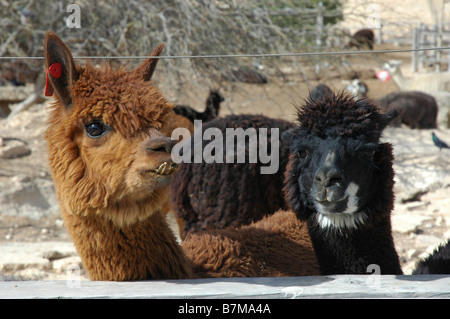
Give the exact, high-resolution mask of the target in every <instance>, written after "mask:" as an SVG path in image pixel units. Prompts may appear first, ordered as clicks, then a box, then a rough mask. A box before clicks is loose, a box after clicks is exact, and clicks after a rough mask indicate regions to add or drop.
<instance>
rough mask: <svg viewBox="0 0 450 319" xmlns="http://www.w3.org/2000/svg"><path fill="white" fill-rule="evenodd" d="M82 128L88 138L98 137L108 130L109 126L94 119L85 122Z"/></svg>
mask: <svg viewBox="0 0 450 319" xmlns="http://www.w3.org/2000/svg"><path fill="white" fill-rule="evenodd" d="M84 130H85V131H86V134H87V136H89V137H90V138H99V137H101V136H103V135H105V133H107V132H108V131H109V127H108V126H107V125H106V124H103V123H102V122H99V121H95V122H91V123H88V124H86V126H85V127H84Z"/></svg>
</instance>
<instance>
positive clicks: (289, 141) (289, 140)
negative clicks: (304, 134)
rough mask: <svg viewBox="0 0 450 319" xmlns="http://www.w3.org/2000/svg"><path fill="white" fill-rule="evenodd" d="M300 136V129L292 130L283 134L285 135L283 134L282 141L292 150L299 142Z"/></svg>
mask: <svg viewBox="0 0 450 319" xmlns="http://www.w3.org/2000/svg"><path fill="white" fill-rule="evenodd" d="M298 135H299V131H298V128H291V129H289V130H287V131H285V132H283V134H281V140H282V141H283V143H284V144H285V145H287V146H288V147H289V148H291V146H292V145H293V143H294V142H295V141H297V140H298Z"/></svg>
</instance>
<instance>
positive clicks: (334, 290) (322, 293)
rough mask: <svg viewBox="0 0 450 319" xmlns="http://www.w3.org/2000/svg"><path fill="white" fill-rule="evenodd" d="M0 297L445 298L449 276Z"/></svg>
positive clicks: (3, 285)
mask: <svg viewBox="0 0 450 319" xmlns="http://www.w3.org/2000/svg"><path fill="white" fill-rule="evenodd" d="M0 298H1V299H7V298H16V299H17V298H19V299H28V298H41V299H51V298H69V299H71V298H106V299H111V298H168V299H178V298H189V299H193V298H208V299H222V298H226V299H234V298H248V299H253V298H266V299H290V298H450V276H449V275H431V276H428V275H423V276H409V275H404V276H390V275H389V276H388V275H382V276H379V275H367V276H364V275H339V276H317V277H289V278H226V279H201V280H165V281H159V280H158V281H138V282H98V281H97V282H94V281H85V280H82V281H77V280H74V281H3V282H0Z"/></svg>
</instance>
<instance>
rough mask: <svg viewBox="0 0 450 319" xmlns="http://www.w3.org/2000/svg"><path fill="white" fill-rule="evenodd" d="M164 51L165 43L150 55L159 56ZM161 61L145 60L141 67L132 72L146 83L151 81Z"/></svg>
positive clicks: (159, 45)
mask: <svg viewBox="0 0 450 319" xmlns="http://www.w3.org/2000/svg"><path fill="white" fill-rule="evenodd" d="M163 49H164V43H160V44H158V45H157V46H156V48H155V50H154V51H153V52H152V54H150V56H159V55H160V54H161V52H162V50H163ZM158 60H159V59H153V58H149V59H147V60H145V61H144V62H143V63H142V64H141V65H139V66H138V67H137V68H136V69H134V70H133V71H132V72H133V73H134V74H135V76H136V77H141V78H142V79H143V80H144V81H150V79H151V78H152V76H153V73H154V72H155V69H156V65H157V64H158Z"/></svg>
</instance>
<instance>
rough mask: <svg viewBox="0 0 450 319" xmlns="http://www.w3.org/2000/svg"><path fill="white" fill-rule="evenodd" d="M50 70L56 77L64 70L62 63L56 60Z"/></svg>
mask: <svg viewBox="0 0 450 319" xmlns="http://www.w3.org/2000/svg"><path fill="white" fill-rule="evenodd" d="M48 72H50V74H51V76H53V77H54V78H57V79H59V77H60V76H61V72H62V68H61V63H58V62H56V63H53V64H52V65H50V67H49V68H48Z"/></svg>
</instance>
